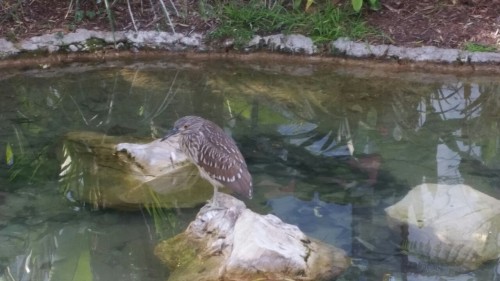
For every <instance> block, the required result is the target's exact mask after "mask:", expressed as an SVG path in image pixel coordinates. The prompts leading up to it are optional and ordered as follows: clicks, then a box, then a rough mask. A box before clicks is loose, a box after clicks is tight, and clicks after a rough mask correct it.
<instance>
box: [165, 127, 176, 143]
mask: <svg viewBox="0 0 500 281" xmlns="http://www.w3.org/2000/svg"><path fill="white" fill-rule="evenodd" d="M178 131H179V130H177V128H173V129H172V130H170V131H168V133H167V134H166V135H165V136H164V137H163V138H161V140H160V141H164V140H166V139H168V138H169V137H171V136H173V135H175V134H177V132H178Z"/></svg>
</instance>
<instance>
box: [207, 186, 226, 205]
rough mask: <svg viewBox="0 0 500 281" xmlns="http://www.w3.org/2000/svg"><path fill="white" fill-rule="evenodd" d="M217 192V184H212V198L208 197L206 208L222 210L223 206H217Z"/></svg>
mask: <svg viewBox="0 0 500 281" xmlns="http://www.w3.org/2000/svg"><path fill="white" fill-rule="evenodd" d="M217 193H219V191H218V188H217V186H215V185H214V195H213V196H212V199H210V200H209V201H208V202H207V205H206V206H207V208H208V210H222V209H224V208H223V207H220V206H219V201H217Z"/></svg>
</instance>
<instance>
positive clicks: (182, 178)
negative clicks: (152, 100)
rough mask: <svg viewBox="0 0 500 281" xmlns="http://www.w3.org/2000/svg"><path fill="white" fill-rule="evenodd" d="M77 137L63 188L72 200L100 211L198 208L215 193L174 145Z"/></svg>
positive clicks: (72, 138)
mask: <svg viewBox="0 0 500 281" xmlns="http://www.w3.org/2000/svg"><path fill="white" fill-rule="evenodd" d="M124 140H125V138H123V137H112V136H106V135H103V134H99V133H94V132H72V133H69V134H67V135H66V136H65V138H64V140H63V146H62V159H61V172H60V182H61V185H62V187H63V188H64V190H65V191H66V193H67V194H68V196H71V197H72V198H73V199H75V200H80V201H84V202H89V203H91V204H92V205H94V206H96V207H112V208H135V207H139V206H142V205H146V206H151V207H166V208H171V207H194V206H196V205H199V204H201V203H204V202H205V201H206V200H207V199H209V198H210V196H211V195H212V192H213V189H212V187H211V186H210V184H208V183H207V182H206V181H205V180H203V179H201V178H200V177H199V175H198V170H197V168H196V167H195V166H194V165H192V164H191V163H189V162H188V161H186V157H185V156H184V154H182V153H181V152H180V151H179V150H178V144H177V143H176V142H175V140H174V139H172V140H171V141H170V140H169V141H164V142H160V141H159V140H153V141H150V142H147V143H141V142H144V141H143V140H138V139H135V140H132V141H134V143H124V142H123V141H124Z"/></svg>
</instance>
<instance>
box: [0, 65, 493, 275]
mask: <svg viewBox="0 0 500 281" xmlns="http://www.w3.org/2000/svg"><path fill="white" fill-rule="evenodd" d="M0 98H1V100H2V102H1V103H0V120H1V123H0V126H1V130H0V146H1V155H2V164H1V166H0V175H1V177H0V280H2V281H3V280H16V281H17V280H36V281H40V280H113V279H115V280H124V281H125V280H143V281H148V280H151V281H153V280H167V278H168V274H169V273H168V270H167V269H165V268H164V266H163V265H162V264H160V262H159V261H158V259H157V258H156V257H155V256H154V254H153V249H154V247H155V245H156V244H157V243H158V242H159V241H161V240H162V239H165V238H168V237H171V236H173V235H176V234H177V233H180V232H181V231H183V230H184V229H185V227H186V226H187V225H188V224H189V222H190V221H191V220H192V219H193V218H194V216H195V215H196V213H197V211H198V210H199V207H200V206H201V204H200V205H197V206H195V207H191V208H181V207H177V208H176V207H168V208H162V206H163V205H162V204H161V202H156V203H157V205H156V206H154V204H153V206H151V204H149V205H147V206H146V205H142V204H141V203H140V202H137V201H134V202H132V201H133V200H132V201H128V202H125V203H127V204H122V203H123V202H121V203H116V204H112V203H109V204H106V205H105V206H103V205H102V204H99V203H98V202H97V201H98V200H97V201H95V200H94V201H93V200H92V198H94V199H95V198H97V197H99V196H102V195H101V193H102V192H106V191H103V190H98V191H96V190H93V191H91V192H90V194H91V195H89V196H87V197H85V198H83V197H79V196H78V190H75V189H74V188H73V187H71V186H68V185H67V184H65V181H64V180H63V177H64V176H65V171H66V170H65V168H66V167H65V164H64V163H65V162H64V159H65V158H64V157H65V156H64V151H63V147H64V141H65V138H66V136H67V135H68V134H70V133H72V132H88V133H99V134H102V135H106V136H112V137H116V138H121V139H123V140H126V139H136V140H153V139H155V138H159V137H161V136H163V135H164V133H165V132H166V131H167V130H168V129H169V128H170V127H171V126H172V124H173V122H174V121H175V120H176V119H177V118H178V117H180V116H184V115H199V116H203V117H205V118H207V119H210V120H212V121H214V122H216V123H217V124H219V125H221V126H222V127H223V128H224V129H225V130H226V131H227V132H228V133H230V134H231V135H232V137H233V138H234V139H235V140H236V142H237V143H238V146H239V147H240V149H241V151H242V154H243V155H244V156H245V158H246V159H247V163H248V165H249V169H250V171H251V173H252V175H253V181H254V198H253V199H252V200H251V201H247V202H246V204H247V205H248V207H249V208H250V209H252V210H254V211H256V212H259V213H263V214H267V213H272V214H275V215H277V216H278V217H279V218H281V219H282V220H283V221H285V222H287V223H291V224H295V225H297V226H299V228H300V229H301V230H302V231H303V232H305V233H306V234H307V235H309V236H311V237H315V238H318V239H320V240H322V241H324V242H327V243H330V244H332V245H334V246H336V247H338V248H341V249H343V250H345V251H346V252H347V253H348V254H349V256H350V257H351V258H352V260H353V261H352V263H353V265H352V266H351V267H350V268H349V269H348V270H347V271H346V272H345V273H344V274H343V275H342V276H340V277H339V278H338V280H500V277H498V274H500V269H499V268H498V267H499V265H498V261H497V260H491V261H488V262H484V263H482V264H480V265H479V266H477V268H474V269H468V270H464V269H463V268H461V267H460V266H459V265H458V266H457V265H449V264H441V263H438V262H435V260H433V259H432V258H429V257H422V256H412V255H411V253H409V251H408V249H407V247H405V245H407V244H408V241H407V239H408V233H405V229H404V228H401V229H397V228H396V229H395V228H392V227H390V226H389V224H388V220H387V215H386V212H385V209H386V208H387V207H389V206H391V205H393V204H395V203H396V202H398V201H399V200H401V199H402V198H403V197H404V196H406V195H407V194H408V192H409V191H410V190H411V189H412V188H413V187H415V186H417V185H419V184H422V183H440V184H450V185H457V184H467V185H469V186H471V187H473V188H474V189H475V190H477V191H479V192H481V193H482V194H485V195H486V196H489V197H492V198H495V199H500V185H499V184H500V173H499V171H500V154H499V152H500V150H499V149H500V148H499V144H500V126H499V125H500V124H499V121H500V80H498V79H497V78H495V77H493V76H491V77H488V76H461V75H455V74H438V73H423V72H411V71H401V72H397V71H389V70H383V69H382V70H377V69H376V68H363V67H348V66H343V65H337V64H333V63H330V64H327V63H306V62H301V63H297V62H296V63H285V62H282V61H267V62H265V61H247V60H225V59H194V60H183V59H173V58H168V59H164V60H154V61H153V60H151V61H148V60H145V61H140V62H138V61H116V62H107V63H94V64H74V65H68V66H64V67H54V68H48V69H40V70H26V71H16V72H11V73H10V74H7V73H2V76H1V78H0ZM83 151H84V152H83V154H82V155H84V154H85V150H83ZM75 160H76V162H78V161H87V163H86V164H87V165H88V167H89V170H90V171H92V172H93V173H98V172H99V171H98V169H99V166H98V165H95V163H93V162H91V161H90V160H88V158H85V159H83V158H82V159H81V160H79V159H73V161H75ZM72 177H73V179H74V180H75V181H76V182H78V184H79V188H84V189H85V188H92V187H94V186H95V185H96V184H97V183H96V180H94V181H92V180H89V179H88V178H87V177H84V176H83V175H82V174H78V173H74V174H72ZM99 180H100V181H101V182H100V183H101V184H102V181H105V180H103V179H102V177H101V178H99ZM106 184H107V185H106V186H110V185H112V184H113V183H112V182H111V183H109V182H108V183H106ZM200 189H207V195H208V196H210V194H211V191H212V190H211V189H210V187H207V186H205V185H203V186H200ZM113 192H114V193H117V192H119V186H118V188H113ZM208 198H209V197H207V199H208ZM406 232H407V230H406ZM492 235H493V239H498V238H494V237H497V235H498V232H496V233H493V234H492ZM498 241H500V239H498ZM497 244H500V242H498V243H497Z"/></svg>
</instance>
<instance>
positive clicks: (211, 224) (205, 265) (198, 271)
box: [155, 194, 350, 281]
mask: <svg viewBox="0 0 500 281" xmlns="http://www.w3.org/2000/svg"><path fill="white" fill-rule="evenodd" d="M218 200H219V207H220V208H217V209H210V208H209V207H204V208H202V209H201V210H200V212H199V213H198V215H197V217H196V219H195V220H194V221H193V222H191V224H190V225H189V226H188V228H187V229H186V231H185V232H183V233H181V234H179V235H177V236H175V237H173V238H171V239H169V240H166V241H163V242H161V243H160V244H159V245H158V246H157V247H156V249H155V254H156V255H157V256H158V257H159V258H160V259H161V260H162V262H164V263H165V264H166V265H167V266H168V267H169V268H170V270H171V271H172V272H171V274H170V277H169V279H168V280H170V281H178V280H190V281H197V280H207V281H209V280H241V281H244V280H316V281H320V280H331V279H332V278H335V277H336V276H338V275H339V274H340V273H342V272H343V271H344V270H345V269H346V268H347V267H348V266H349V265H350V259H349V258H348V257H347V256H346V254H345V252H344V251H343V250H341V249H337V248H335V247H333V246H331V245H328V244H325V243H322V242H320V241H317V240H314V239H311V238H309V237H307V236H306V235H305V234H304V233H302V232H301V231H300V230H299V228H298V227H296V226H294V225H290V224H286V223H284V222H282V221H281V220H280V219H279V218H277V217H276V216H274V215H265V216H263V215H259V214H256V213H254V212H252V211H251V210H249V209H247V208H246V206H245V204H244V203H243V202H241V201H239V200H237V199H236V198H234V197H232V196H230V195H226V194H220V195H218Z"/></svg>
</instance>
